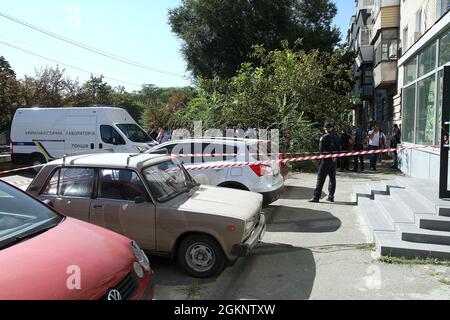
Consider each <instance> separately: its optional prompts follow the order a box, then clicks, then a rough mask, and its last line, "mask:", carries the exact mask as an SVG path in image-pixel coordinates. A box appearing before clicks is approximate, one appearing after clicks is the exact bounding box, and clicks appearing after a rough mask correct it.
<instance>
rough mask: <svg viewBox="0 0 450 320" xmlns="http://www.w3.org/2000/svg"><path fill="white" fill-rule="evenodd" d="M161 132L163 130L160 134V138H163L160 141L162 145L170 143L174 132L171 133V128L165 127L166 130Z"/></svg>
mask: <svg viewBox="0 0 450 320" xmlns="http://www.w3.org/2000/svg"><path fill="white" fill-rule="evenodd" d="M161 130H162V132H160V133H159V134H160V136H161V138H160V140H159V143H160V144H163V143H165V142H168V141H170V140H172V132H171V131H169V128H167V127H165V128H163V129H161Z"/></svg>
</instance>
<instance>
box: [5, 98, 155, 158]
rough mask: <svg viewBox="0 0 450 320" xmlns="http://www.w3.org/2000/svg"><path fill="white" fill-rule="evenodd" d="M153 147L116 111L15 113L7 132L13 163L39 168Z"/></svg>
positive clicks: (121, 111)
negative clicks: (73, 156)
mask: <svg viewBox="0 0 450 320" xmlns="http://www.w3.org/2000/svg"><path fill="white" fill-rule="evenodd" d="M156 145H157V143H156V141H154V140H153V139H152V138H150V137H149V136H148V134H147V133H146V132H145V131H144V130H143V129H142V128H141V127H140V126H139V125H138V124H137V123H136V121H135V120H134V119H133V118H132V117H131V116H130V114H129V113H128V112H127V111H126V110H124V109H119V108H112V107H90V108H51V109H43V108H31V109H18V110H17V111H16V114H15V116H14V120H13V123H12V128H11V150H12V161H13V163H26V164H32V165H34V166H35V165H39V164H43V163H47V162H49V161H52V160H55V159H59V158H62V157H64V156H65V155H71V154H88V153H93V152H102V151H105V152H111V151H112V152H118V153H124V152H125V153H139V152H145V151H146V150H149V149H150V148H151V147H154V146H156Z"/></svg>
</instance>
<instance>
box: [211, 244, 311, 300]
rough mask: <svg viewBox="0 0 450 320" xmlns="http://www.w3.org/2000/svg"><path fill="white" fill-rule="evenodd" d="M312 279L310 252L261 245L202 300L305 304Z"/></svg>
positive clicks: (225, 275)
mask: <svg viewBox="0 0 450 320" xmlns="http://www.w3.org/2000/svg"><path fill="white" fill-rule="evenodd" d="M315 278H316V263H315V261H314V256H313V253H312V252H311V251H310V250H308V249H304V248H297V247H293V246H290V245H286V244H268V243H262V244H260V245H258V246H257V247H255V248H254V250H253V251H252V252H251V253H250V255H249V256H248V257H247V258H243V259H240V260H238V261H237V262H236V264H235V265H234V266H233V267H231V268H229V269H228V270H226V271H225V272H224V274H223V276H222V277H221V278H219V279H218V281H217V283H216V284H215V290H214V291H213V292H208V295H205V296H202V299H211V300H236V299H258V300H305V299H309V297H310V296H311V292H312V288H313V285H314V281H315Z"/></svg>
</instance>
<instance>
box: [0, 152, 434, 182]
mask: <svg viewBox="0 0 450 320" xmlns="http://www.w3.org/2000/svg"><path fill="white" fill-rule="evenodd" d="M435 148H436V146H414V147H401V148H390V149H380V150H367V151H358V152H347V153H331V154H323V155H316V156H306V157H298V158H286V159H276V160H265V161H254V162H227V163H221V164H215V165H214V164H212V165H195V164H192V165H189V164H186V165H185V166H186V169H187V170H189V171H196V170H207V169H223V168H242V167H247V166H251V165H255V166H261V165H262V166H264V165H271V164H275V163H282V164H288V163H295V162H302V161H310V160H322V159H336V158H345V157H355V156H361V155H371V154H380V153H390V152H401V151H405V150H413V149H435ZM299 154H317V153H313V152H298V153H292V152H291V153H277V154H272V155H299ZM230 155H236V154H223V155H218V154H210V155H208V154H189V155H188V154H186V155H177V156H176V157H214V156H215V157H218V156H230ZM42 166H43V165H37V166H31V167H25V168H18V169H12V170H7V171H2V172H0V176H2V175H6V174H10V173H15V172H20V171H26V170H31V169H37V168H40V167H42Z"/></svg>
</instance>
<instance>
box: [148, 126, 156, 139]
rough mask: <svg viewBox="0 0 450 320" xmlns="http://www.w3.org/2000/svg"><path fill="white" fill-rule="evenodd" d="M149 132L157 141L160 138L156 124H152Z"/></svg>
mask: <svg viewBox="0 0 450 320" xmlns="http://www.w3.org/2000/svg"><path fill="white" fill-rule="evenodd" d="M147 134H148V135H149V136H150V138H152V139H153V140H155V141H156V139H157V138H158V130H157V129H156V126H155V125H154V124H151V125H150V127H149V129H148V131H147Z"/></svg>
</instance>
